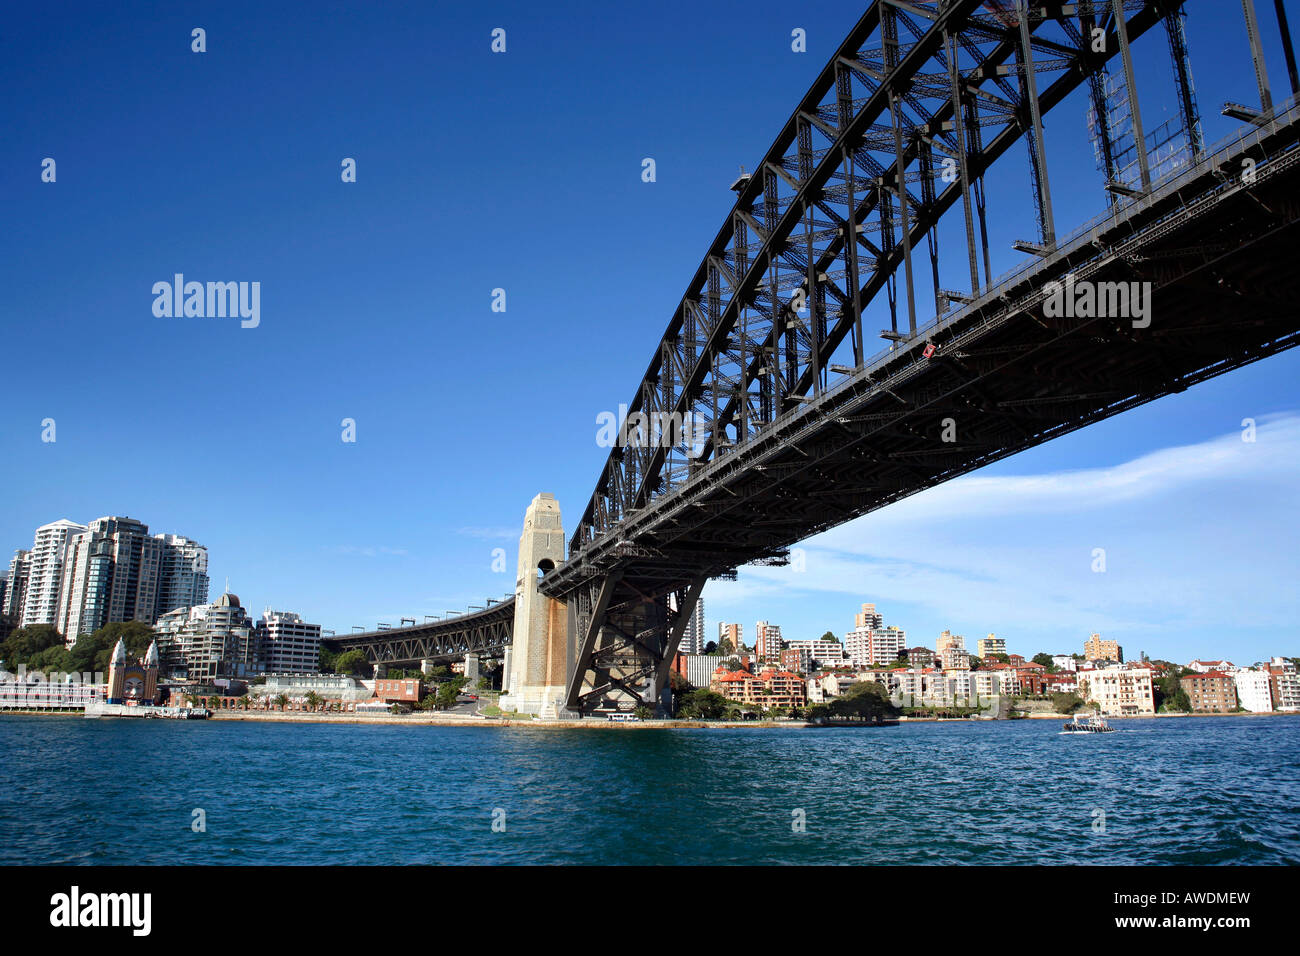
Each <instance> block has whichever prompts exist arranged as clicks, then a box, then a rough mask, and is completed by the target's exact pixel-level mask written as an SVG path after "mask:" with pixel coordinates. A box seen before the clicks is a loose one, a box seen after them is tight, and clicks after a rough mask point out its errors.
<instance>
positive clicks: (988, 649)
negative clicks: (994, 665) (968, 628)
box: [975, 634, 1007, 660]
mask: <svg viewBox="0 0 1300 956" xmlns="http://www.w3.org/2000/svg"><path fill="white" fill-rule="evenodd" d="M975 648H976V650H975V656H976V657H978V658H980V659H981V660H983V659H984V658H986V657H989V656H991V655H993V654H1005V653H1006V652H1007V642H1006V641H1005V640H1003V639H1002V638H1000V637H995V636H994V635H992V634H990V635H989V636H988V637H981V638H980V639H979V643H977V644H976V645H975Z"/></svg>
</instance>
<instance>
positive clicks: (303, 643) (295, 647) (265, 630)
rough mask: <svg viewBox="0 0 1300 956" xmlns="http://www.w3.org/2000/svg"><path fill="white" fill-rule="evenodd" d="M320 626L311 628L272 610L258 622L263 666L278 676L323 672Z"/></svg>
mask: <svg viewBox="0 0 1300 956" xmlns="http://www.w3.org/2000/svg"><path fill="white" fill-rule="evenodd" d="M320 637H321V627H320V625H319V624H308V623H307V622H306V621H304V620H303V619H302V618H301V617H299V616H298V615H297V614H293V613H291V612H289V611H273V610H271V609H270V608H269V607H268V608H267V609H266V610H265V611H263V612H262V617H261V619H260V620H259V621H258V622H257V639H258V642H259V645H260V646H259V648H258V651H259V655H260V659H261V661H262V665H263V666H264V667H265V668H266V669H267V670H268V671H272V672H274V673H277V674H315V673H317V672H318V671H319V670H320Z"/></svg>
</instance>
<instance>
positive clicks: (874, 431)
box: [543, 115, 1300, 710]
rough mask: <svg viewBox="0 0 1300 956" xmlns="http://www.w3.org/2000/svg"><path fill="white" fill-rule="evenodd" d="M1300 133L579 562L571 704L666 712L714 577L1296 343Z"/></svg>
mask: <svg viewBox="0 0 1300 956" xmlns="http://www.w3.org/2000/svg"><path fill="white" fill-rule="evenodd" d="M1297 135H1298V134H1297V123H1296V118H1295V116H1294V115H1292V116H1291V118H1290V119H1289V120H1288V121H1287V122H1285V123H1281V122H1280V123H1278V124H1274V125H1273V126H1272V127H1271V128H1269V129H1267V130H1265V131H1261V132H1260V133H1259V134H1258V135H1255V136H1253V137H1251V138H1249V139H1248V141H1245V142H1243V143H1241V144H1240V146H1239V148H1238V149H1236V150H1235V151H1232V152H1230V153H1229V154H1227V155H1224V156H1221V157H1217V158H1216V160H1215V162H1210V163H1206V164H1204V165H1205V168H1204V169H1202V170H1201V172H1200V174H1199V175H1194V176H1191V177H1184V178H1182V179H1179V180H1175V181H1174V183H1173V184H1171V185H1170V186H1169V187H1166V188H1165V189H1164V190H1162V191H1157V192H1156V193H1154V194H1153V195H1152V196H1150V197H1148V199H1146V200H1144V201H1143V202H1141V203H1138V204H1137V205H1136V207H1134V209H1133V211H1131V212H1130V213H1128V214H1126V215H1124V216H1123V217H1121V218H1118V219H1112V220H1110V221H1108V222H1107V223H1103V224H1102V226H1100V227H1099V228H1098V229H1096V230H1094V231H1092V232H1090V233H1087V234H1086V235H1083V236H1080V237H1078V238H1076V239H1075V240H1073V241H1072V242H1070V243H1068V244H1066V245H1064V246H1062V247H1061V248H1060V249H1059V250H1056V251H1054V252H1053V253H1052V254H1051V255H1050V257H1047V258H1044V259H1042V260H1036V261H1035V264H1034V266H1033V267H1031V268H1029V269H1026V270H1025V271H1023V272H1022V273H1021V274H1019V275H1018V276H1016V277H1013V278H1012V279H1011V280H1009V281H1008V282H1007V283H1005V284H1004V285H1002V286H1000V287H998V288H995V289H994V290H992V291H991V292H989V293H986V294H985V295H983V296H982V297H981V298H979V299H978V300H977V301H976V302H975V303H973V304H971V305H970V306H968V307H967V308H965V309H963V310H962V311H961V312H960V313H957V314H955V315H953V316H952V317H950V318H948V319H945V320H944V321H942V322H941V323H940V324H939V325H938V326H936V327H935V328H934V329H933V330H931V331H930V333H929V334H928V336H927V337H926V338H925V339H922V338H914V339H911V340H908V341H903V342H900V343H898V344H897V345H896V346H895V348H894V349H893V350H892V351H891V352H889V353H887V354H886V355H884V356H883V357H882V358H880V359H878V360H877V361H875V362H873V363H871V364H868V365H866V366H865V367H863V368H861V369H859V370H858V371H857V372H856V373H855V374H853V375H851V376H848V377H847V378H846V379H845V380H844V381H842V382H841V383H839V384H837V385H836V386H835V387H834V388H832V389H831V390H829V391H826V392H823V393H822V394H821V395H820V396H818V397H817V398H816V399H815V400H813V401H810V402H808V403H807V404H805V405H804V406H802V407H801V408H799V409H798V410H797V411H796V412H794V413H791V414H789V415H786V416H784V417H783V418H782V419H780V420H778V421H776V422H774V423H773V424H772V425H770V426H769V427H767V428H766V429H764V430H763V431H762V432H760V433H758V434H756V435H754V436H752V437H751V438H750V440H748V441H746V442H744V443H741V444H739V445H738V446H737V447H736V448H735V449H734V450H733V451H732V452H731V453H730V454H728V455H726V456H725V457H722V458H720V459H717V460H714V461H712V462H710V463H708V464H707V465H706V466H705V467H703V468H702V469H701V470H700V472H699V473H698V474H697V475H695V476H694V477H693V478H692V480H691V481H690V482H689V483H688V484H686V485H685V486H683V487H681V488H679V489H677V490H675V491H673V492H671V493H669V494H667V495H665V496H664V497H662V498H658V499H656V500H654V501H653V503H652V505H651V506H650V507H646V508H644V509H641V510H640V511H638V512H636V513H633V514H631V515H629V516H627V517H626V518H625V520H624V521H623V522H622V523H621V524H620V525H619V526H618V527H617V528H615V529H613V530H612V531H611V532H609V533H606V534H605V535H602V536H601V537H600V538H598V539H597V540H596V541H595V542H594V543H593V544H592V546H590V547H588V548H587V549H585V550H584V551H583V552H582V553H581V554H578V555H574V556H572V558H571V560H570V562H569V563H568V564H566V565H565V566H563V567H562V568H559V569H557V570H556V571H554V572H552V573H551V574H550V575H548V576H547V577H546V579H545V580H544V581H543V590H544V591H546V592H547V593H551V594H554V595H556V596H567V599H568V600H569V601H570V602H571V613H572V614H573V618H572V620H573V626H572V627H571V629H570V630H571V633H572V634H574V635H575V637H576V642H575V646H574V649H573V655H574V656H573V667H572V668H571V674H572V676H571V679H570V683H569V693H568V703H569V706H570V707H573V708H578V709H584V710H590V709H592V708H594V707H598V706H600V705H601V704H602V703H612V702H613V701H615V700H618V699H623V700H637V701H643V702H645V703H654V702H656V700H657V699H658V698H660V696H661V694H662V691H663V686H664V681H665V679H666V676H667V668H668V663H669V661H670V660H671V657H672V654H673V653H674V652H675V649H676V646H677V642H678V640H679V639H680V636H681V631H682V628H683V627H684V624H685V619H686V616H687V615H689V612H690V609H691V607H692V606H693V605H694V601H695V598H696V597H698V594H699V590H700V588H702V586H703V583H704V581H705V580H706V579H707V578H709V577H713V576H719V575H727V574H730V573H734V570H735V568H737V567H738V566H740V565H742V564H748V563H775V564H781V563H785V561H786V556H787V549H788V547H789V546H790V545H792V544H794V543H795V542H797V541H800V540H802V539H804V538H807V537H808V536H810V535H812V534H816V533H817V532H819V531H823V530H825V529H828V528H831V527H834V526H835V525H838V524H841V523H843V522H845V521H848V520H850V519H852V518H854V517H858V516H860V515H863V514H866V513H868V512H870V511H873V510H875V509H877V508H880V507H883V506H885V505H887V504H889V503H891V502H894V501H897V500H899V499H901V498H904V497H906V496H908V495H911V494H915V493H916V492H918V491H921V490H923V489H925V488H929V487H932V486H934V485H937V484H939V483H941V482H943V481H947V480H949V479H951V478H953V477H956V476H958V475H962V474H965V473H967V472H970V471H973V470H974V469H976V468H979V467H981V466H983V465H986V464H988V463H990V462H993V461H997V460H999V459H1001V458H1005V457H1007V456H1009V455H1012V454H1015V453H1016V452H1018V451H1021V450H1023V449H1026V448H1030V447H1032V446H1034V445H1037V444H1040V443H1042V442H1045V441H1048V440H1050V439H1052V438H1055V437H1057V436H1060V435H1063V434H1065V433H1067V432H1070V431H1074V430H1075V429H1078V428H1081V427H1083V426H1085V425H1088V424H1090V423H1092V422H1096V421H1099V420H1101V419H1104V418H1108V417H1110V416H1112V415H1115V414H1118V413H1120V412H1122V411H1125V410H1126V409H1129V408H1133V407H1135V406H1138V405H1141V404H1144V403H1146V402H1150V401H1152V400H1154V399H1157V398H1159V397H1161V396H1163V395H1168V394H1171V393H1175V392H1181V391H1183V390H1184V389H1186V388H1187V387H1188V386H1189V385H1193V384H1195V383H1197V382H1200V381H1204V380H1205V379H1208V378H1211V377H1214V376H1216V375H1220V374H1222V373H1224V372H1227V371H1230V370H1231V369H1234V368H1238V367H1240V366H1243V365H1246V364H1248V363H1250V362H1254V361H1257V360H1259V359H1261V358H1264V357H1266V356H1269V355H1272V354H1275V353H1277V352H1280V351H1282V350H1284V349H1287V348H1290V347H1291V346H1293V345H1295V344H1296V343H1297V341H1298V339H1297V335H1298V334H1300V333H1298V332H1297V330H1298V329H1300V307H1298V306H1297V303H1300V270H1298V269H1296V268H1295V266H1294V259H1295V250H1296V249H1297V248H1300V235H1298V234H1297V228H1296V227H1297V220H1298V219H1300V199H1298V198H1297V197H1300V152H1298V151H1297V150H1295V149H1294V148H1293V147H1294V145H1295V143H1296V141H1297ZM1246 157H1250V158H1253V159H1255V160H1257V161H1258V162H1259V163H1260V165H1259V167H1258V176H1257V179H1256V180H1255V182H1253V183H1250V184H1246V183H1243V182H1242V181H1241V177H1240V170H1241V169H1242V168H1243V166H1242V160H1243V159H1244V158H1246ZM1067 274H1072V275H1073V276H1074V277H1075V282H1076V283H1088V282H1090V283H1109V282H1117V283H1126V284H1127V283H1146V282H1149V283H1151V301H1150V311H1149V315H1150V323H1149V325H1148V326H1146V327H1134V320H1133V318H1131V317H1130V316H1129V315H1123V316H1115V315H1113V314H1112V315H1111V316H1079V317H1065V316H1052V315H1049V314H1048V312H1049V310H1048V308H1047V307H1046V306H1047V291H1046V287H1047V284H1048V283H1050V282H1052V281H1054V280H1062V279H1063V278H1064V277H1065V276H1066V275H1067ZM1138 324H1139V325H1141V320H1139V321H1138ZM927 345H933V346H934V352H933V353H932V354H931V355H930V356H929V357H926V356H925V355H924V349H925V348H926V346H927Z"/></svg>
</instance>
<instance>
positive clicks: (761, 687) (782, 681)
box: [709, 667, 808, 707]
mask: <svg viewBox="0 0 1300 956" xmlns="http://www.w3.org/2000/svg"><path fill="white" fill-rule="evenodd" d="M709 689H710V690H713V691H714V692H716V693H719V694H721V695H722V696H723V697H726V698H727V699H728V700H734V701H736V702H738V703H742V704H754V705H757V706H759V707H803V706H804V705H805V704H807V703H808V693H807V687H806V686H805V684H804V682H803V680H802V679H801V678H800V677H799V675H798V674H792V673H790V672H789V671H782V670H778V669H776V668H769V669H767V670H765V671H763V672H762V673H759V674H751V673H750V672H749V671H744V670H739V671H728V670H727V669H726V668H725V667H719V668H718V669H717V670H716V671H714V673H713V680H712V681H711V682H710V684H709Z"/></svg>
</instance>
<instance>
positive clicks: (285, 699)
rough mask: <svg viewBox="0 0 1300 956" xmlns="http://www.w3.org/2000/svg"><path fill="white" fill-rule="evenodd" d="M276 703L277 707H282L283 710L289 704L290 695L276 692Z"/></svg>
mask: <svg viewBox="0 0 1300 956" xmlns="http://www.w3.org/2000/svg"><path fill="white" fill-rule="evenodd" d="M274 703H275V705H276V706H277V707H279V708H280V710H281V711H283V710H284V709H285V708H286V707H288V706H289V695H288V694H276V695H275V698H274Z"/></svg>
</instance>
